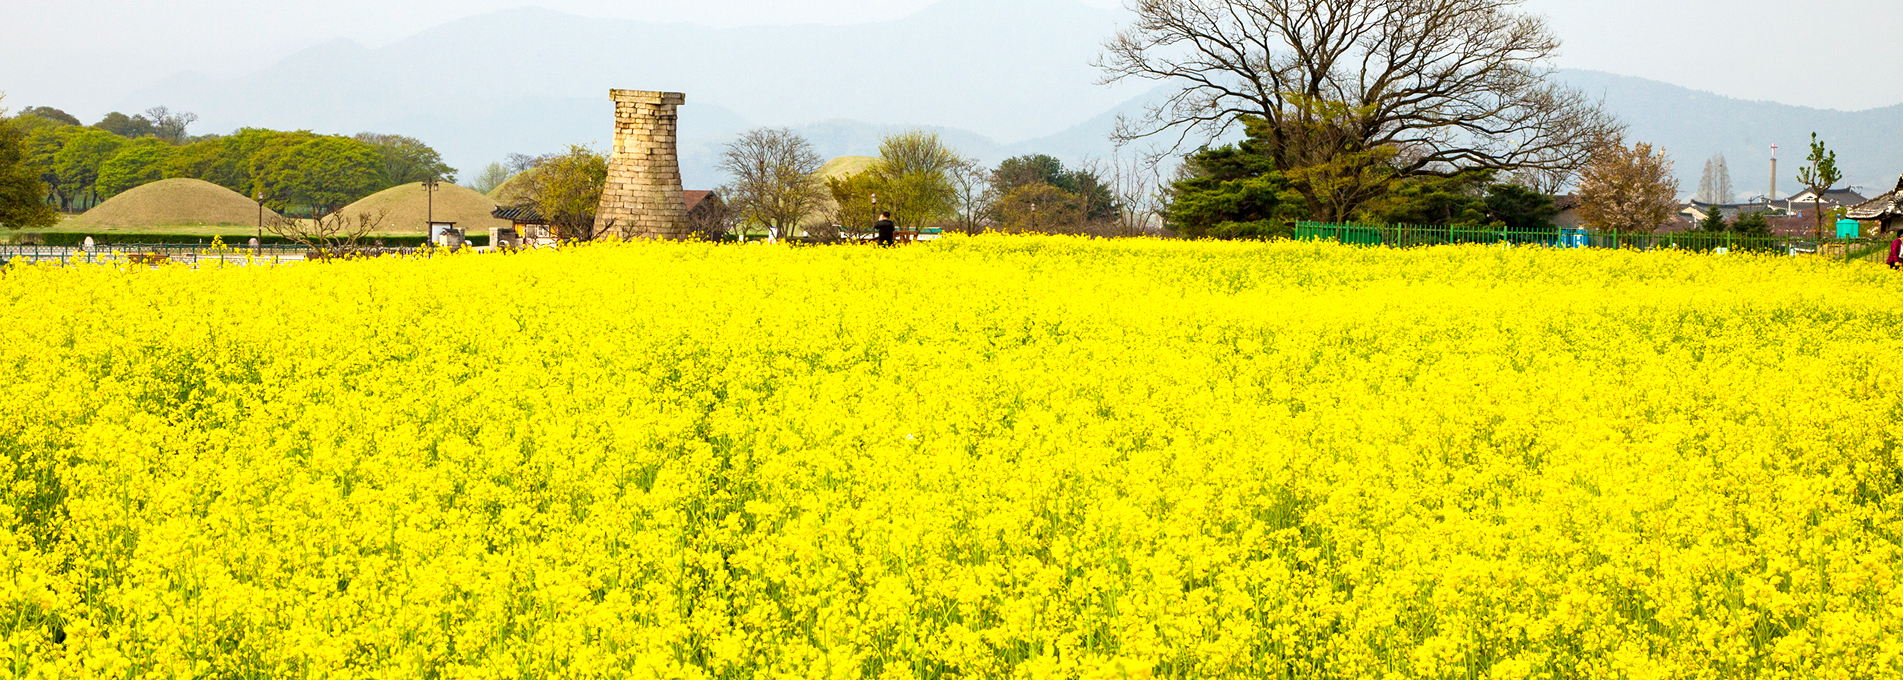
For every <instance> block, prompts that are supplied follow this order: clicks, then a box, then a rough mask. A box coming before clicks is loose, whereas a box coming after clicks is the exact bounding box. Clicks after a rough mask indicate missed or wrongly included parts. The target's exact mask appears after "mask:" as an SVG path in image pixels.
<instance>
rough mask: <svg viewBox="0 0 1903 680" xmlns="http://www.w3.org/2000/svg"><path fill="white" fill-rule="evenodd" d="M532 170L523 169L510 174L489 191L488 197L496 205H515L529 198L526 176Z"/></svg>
mask: <svg viewBox="0 0 1903 680" xmlns="http://www.w3.org/2000/svg"><path fill="white" fill-rule="evenodd" d="M530 172H533V171H532V170H524V171H522V172H518V173H515V174H514V175H512V176H510V177H509V179H508V180H507V181H504V182H503V183H502V185H501V186H498V187H496V188H495V189H493V190H491V191H490V192H489V199H490V200H492V201H495V202H496V205H515V204H517V203H523V202H526V201H528V200H529V194H528V191H529V183H528V176H529V173H530Z"/></svg>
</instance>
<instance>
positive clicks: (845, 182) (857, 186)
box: [826, 172, 885, 234]
mask: <svg viewBox="0 0 1903 680" xmlns="http://www.w3.org/2000/svg"><path fill="white" fill-rule="evenodd" d="M884 186H885V185H884V184H883V183H881V182H880V180H879V177H878V175H876V174H874V173H870V172H861V173H858V174H854V175H847V176H845V177H828V178H826V190H827V192H828V193H830V194H832V199H833V203H832V214H830V215H828V216H827V217H829V218H830V219H831V221H832V223H833V224H835V225H839V226H840V227H843V228H844V229H845V230H846V231H847V232H848V233H852V234H865V233H869V232H871V230H872V224H873V223H874V222H877V221H878V220H879V217H878V211H877V210H875V209H874V208H873V205H872V196H873V194H877V193H879V191H880V190H881V189H882V188H883V187H884Z"/></svg>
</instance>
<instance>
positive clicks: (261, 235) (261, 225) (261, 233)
mask: <svg viewBox="0 0 1903 680" xmlns="http://www.w3.org/2000/svg"><path fill="white" fill-rule="evenodd" d="M252 198H255V199H258V247H259V248H263V247H264V190H263V189H259V190H258V191H257V193H256V194H255V195H253V196H252Z"/></svg>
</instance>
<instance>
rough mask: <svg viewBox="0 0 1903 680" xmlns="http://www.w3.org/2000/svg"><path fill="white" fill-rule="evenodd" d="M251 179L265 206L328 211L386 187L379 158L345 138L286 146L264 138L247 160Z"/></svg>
mask: <svg viewBox="0 0 1903 680" xmlns="http://www.w3.org/2000/svg"><path fill="white" fill-rule="evenodd" d="M252 167H253V182H254V184H255V186H256V187H257V188H258V190H259V191H260V192H262V193H263V195H264V201H265V205H267V206H269V207H271V208H272V209H274V210H278V211H280V212H283V211H286V210H290V209H291V208H293V207H304V208H309V209H311V210H313V211H314V212H315V214H320V215H321V214H329V213H332V212H336V211H337V209H339V208H342V207H344V206H346V205H349V204H350V203H351V202H353V201H356V200H357V199H360V198H363V197H365V196H368V195H370V194H372V193H375V192H376V191H378V190H379V189H382V188H384V187H385V186H386V183H385V182H384V178H383V157H382V155H381V154H378V153H377V150H376V148H375V147H372V146H370V145H369V144H365V143H363V142H360V141H357V140H354V139H350V138H347V137H316V138H314V139H310V140H307V141H304V142H301V143H297V144H295V145H291V146H285V145H284V141H283V140H273V142H271V143H268V144H267V145H266V146H265V148H264V149H262V150H261V151H260V152H259V153H258V154H257V155H256V156H254V157H253V159H252Z"/></svg>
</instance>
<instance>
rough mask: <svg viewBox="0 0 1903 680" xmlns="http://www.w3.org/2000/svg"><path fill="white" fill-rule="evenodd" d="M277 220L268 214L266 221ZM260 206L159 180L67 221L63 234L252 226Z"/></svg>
mask: <svg viewBox="0 0 1903 680" xmlns="http://www.w3.org/2000/svg"><path fill="white" fill-rule="evenodd" d="M274 216H276V213H272V212H269V211H266V214H265V218H266V219H269V218H271V217H274ZM257 223H258V204H257V203H255V202H252V200H251V199H249V198H245V197H244V195H243V194H240V193H238V192H236V191H232V190H230V189H226V188H224V187H221V186H218V185H216V184H212V183H211V182H207V181H204V180H198V179H182V178H181V179H168V180H160V181H157V182H153V183H151V184H147V185H144V186H140V187H138V188H135V189H132V190H131V191H127V192H125V193H123V194H119V195H118V196H114V197H112V199H111V200H108V201H106V202H105V203H101V204H99V206H98V207H96V208H93V209H92V210H88V211H86V214H84V215H80V216H79V217H76V218H73V219H71V220H67V221H66V222H65V223H63V224H61V225H60V228H61V229H63V230H73V229H95V228H97V229H111V228H121V229H127V228H131V229H137V228H151V227H173V226H211V227H215V226H251V225H255V224H257Z"/></svg>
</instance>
